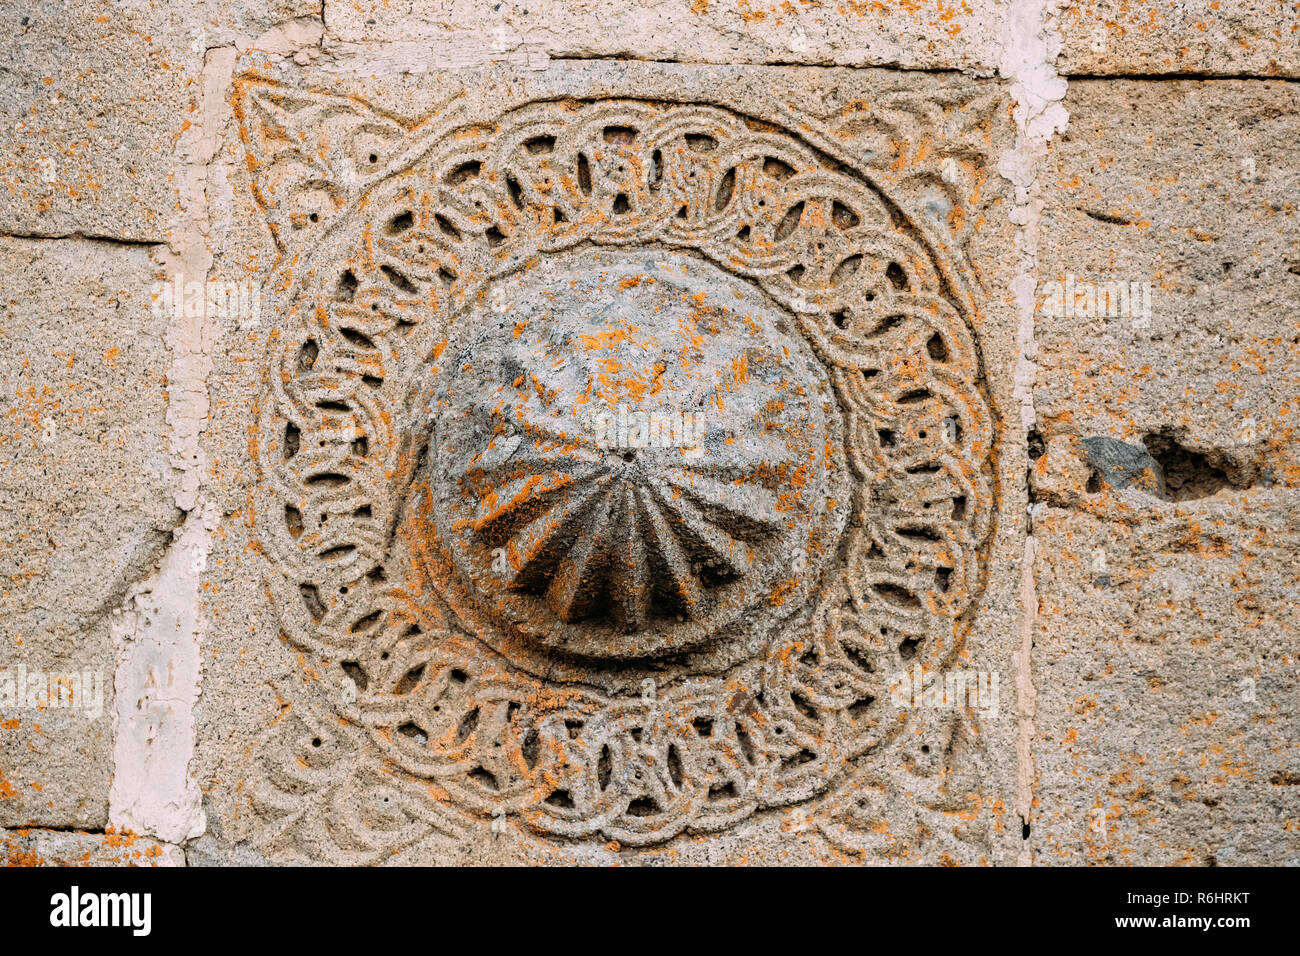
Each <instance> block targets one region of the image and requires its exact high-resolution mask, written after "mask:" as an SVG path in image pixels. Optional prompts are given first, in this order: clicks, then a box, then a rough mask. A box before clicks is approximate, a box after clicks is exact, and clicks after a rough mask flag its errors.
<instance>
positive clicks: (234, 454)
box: [195, 9, 1028, 864]
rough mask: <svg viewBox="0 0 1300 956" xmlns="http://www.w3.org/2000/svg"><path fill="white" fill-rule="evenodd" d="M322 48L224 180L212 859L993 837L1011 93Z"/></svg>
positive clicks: (737, 71)
mask: <svg viewBox="0 0 1300 956" xmlns="http://www.w3.org/2000/svg"><path fill="white" fill-rule="evenodd" d="M328 19H329V10H328V9H327V20H328ZM336 66H337V64H333V65H331V64H326V63H324V62H322V63H321V64H319V65H318V66H317V67H314V68H311V67H309V68H301V67H298V66H294V65H292V64H288V63H285V62H284V61H281V60H278V59H273V58H264V57H259V56H256V55H251V56H248V57H245V58H243V59H242V60H241V62H240V64H239V65H238V67H237V70H236V82H235V92H234V111H233V120H232V122H233V123H234V124H235V126H234V127H232V129H231V130H230V131H229V134H228V135H227V136H226V140H225V141H226V143H227V148H226V151H225V152H223V154H222V156H221V157H219V161H218V164H217V166H216V168H218V169H220V170H221V173H220V174H219V175H218V176H217V177H216V180H215V181H214V182H213V183H212V184H211V190H212V193H211V194H212V195H213V196H215V197H216V200H215V201H216V202H218V203H219V204H223V206H224V205H225V204H228V206H225V207H226V208H229V209H230V210H231V212H230V215H229V216H228V218H227V219H226V221H225V223H224V226H223V230H222V231H221V232H220V233H219V234H218V235H215V236H214V245H215V249H216V263H215V266H214V268H215V270H216V273H217V274H218V275H220V276H221V277H222V278H223V279H228V280H230V281H240V280H244V279H252V280H255V281H257V282H258V283H260V286H261V288H262V289H263V292H264V296H265V302H264V306H263V310H262V313H261V315H262V318H261V320H260V321H259V322H258V323H254V324H251V325H247V324H246V325H232V324H226V325H223V326H222V328H221V329H220V330H219V333H220V335H219V338H218V339H217V347H216V349H215V354H214V369H213V374H212V376H211V378H210V379H209V385H210V394H211V395H212V397H213V400H212V421H211V424H210V426H209V428H208V430H207V432H206V433H205V443H206V454H207V458H208V460H209V461H210V462H211V469H210V474H211V479H212V482H213V487H214V489H215V493H216V494H217V496H218V503H219V504H220V506H221V507H220V510H221V512H222V513H223V514H224V515H225V517H224V519H223V520H222V523H221V525H220V527H219V529H218V533H217V534H216V535H215V536H214V549H213V553H212V555H211V557H210V559H209V560H208V562H207V566H206V569H205V571H204V577H203V583H202V594H203V597H202V600H203V615H204V622H205V624H204V642H203V649H204V658H205V669H204V678H203V691H202V697H201V699H200V703H199V712H198V744H197V751H198V752H197V757H196V765H195V766H196V772H197V773H198V775H199V779H200V781H201V783H202V786H203V789H204V792H205V797H206V800H205V808H206V810H207V816H208V822H209V830H210V836H209V837H207V838H205V839H204V840H203V841H202V845H201V846H196V851H195V852H196V857H195V859H196V861H203V862H214V861H217V862H219V861H221V860H223V859H229V860H235V859H245V860H247V859H258V860H267V861H270V862H294V861H308V860H311V861H318V862H356V863H387V862H421V861H442V862H452V861H463V862H509V861H531V862H614V861H621V862H630V863H646V864H653V863H664V862H682V863H687V862H706V861H715V862H744V861H749V862H817V861H821V862H826V861H843V862H864V861H865V862H871V861H888V860H893V861H920V860H934V861H951V862H995V861H998V860H1002V859H1007V858H1011V857H1013V855H1014V853H1015V852H1016V850H1017V849H1018V847H1019V844H1020V832H1019V831H1020V827H1019V823H1018V821H1017V822H1013V819H1012V818H1013V816H1014V812H1013V811H1012V809H1011V807H1012V802H1013V799H1014V790H1015V765H1014V760H1009V759H1007V756H1006V755H1007V754H1009V753H1011V752H1012V751H1013V749H1014V738H1015V732H1016V731H1015V718H1014V710H1015V705H1014V703H1013V702H1012V697H1013V687H1012V685H1013V684H1014V680H1013V679H1012V676H1011V673H1010V655H1011V652H1012V650H1013V648H1012V647H1011V646H1010V645H1009V642H1008V635H1011V634H1014V633H1016V623H1015V621H1016V619H1017V610H1016V607H1017V606H1016V600H1017V597H1016V596H1017V594H1018V590H1019V588H1020V586H1021V582H1020V580H1019V576H1018V572H1017V570H1016V564H1015V561H1016V560H1017V558H1018V556H1019V554H1020V553H1021V550H1022V548H1023V535H1024V530H1025V529H1024V520H1023V515H1024V507H1025V500H1024V495H1023V491H1021V490H1019V486H1018V484H1017V482H1022V481H1023V478H1022V477H1019V478H1018V477H1017V476H1023V475H1024V474H1025V471H1026V469H1027V467H1028V461H1027V459H1026V458H1025V456H1024V452H1023V450H1022V448H1023V446H1022V445H1021V444H1019V443H1017V442H1015V441H1012V440H1010V439H1009V437H1008V429H1009V428H1012V427H1013V426H1012V425H1010V424H1008V423H1007V422H1006V421H1004V417H1003V416H1004V415H1005V409H1006V408H1008V407H1013V405H1012V397H1011V396H1012V391H1013V387H1014V341H1015V334H1016V329H1017V326H1018V322H1019V317H1018V315H1017V313H1016V311H1015V307H1014V303H1013V302H1012V300H1011V297H1010V294H1009V293H1008V292H1007V291H1006V290H1008V289H1009V288H1010V287H1011V283H1012V279H1013V278H1014V276H1015V270H1016V268H1017V265H1016V262H1017V260H1016V258H1015V257H1014V256H1013V255H1011V254H1010V250H1011V248H1012V243H1013V236H1014V227H1013V226H1012V225H1011V223H1010V219H1009V209H1008V207H1009V205H1010V202H1011V199H1010V195H1009V193H1008V192H1007V188H1008V187H1007V184H1006V182H1005V181H1004V180H1002V179H1001V178H1000V177H999V176H997V175H996V173H995V172H994V169H995V166H996V163H997V160H998V157H999V155H1000V154H1001V153H1002V152H1003V151H1004V150H1007V149H1009V148H1011V146H1012V145H1013V135H1012V130H1011V126H1010V109H1009V105H1010V104H1009V102H1008V100H1007V99H1006V93H1005V90H1004V88H1003V87H1002V86H1001V85H1000V84H997V83H994V82H989V81H980V80H972V79H969V78H963V77H957V76H933V75H925V76H901V75H899V74H897V73H894V72H889V71H847V70H833V69H794V68H777V69H770V68H741V67H718V68H711V69H709V68H701V67H698V66H694V67H685V66H677V65H671V64H667V65H665V64H633V63H552V64H550V65H549V66H547V67H545V68H544V69H527V68H518V67H511V66H495V67H484V68H482V69H477V70H462V71H455V72H437V71H434V72H426V73H422V74H420V75H410V74H407V73H403V72H393V73H392V74H391V75H377V76H369V77H362V76H358V75H355V74H353V73H349V72H342V71H339V70H337V69H334V67H336ZM944 678H948V681H947V685H946V687H947V691H948V692H947V693H946V694H945V692H944V689H945V683H944ZM936 679H937V680H938V685H937V686H938V691H937V692H936V691H935V681H936Z"/></svg>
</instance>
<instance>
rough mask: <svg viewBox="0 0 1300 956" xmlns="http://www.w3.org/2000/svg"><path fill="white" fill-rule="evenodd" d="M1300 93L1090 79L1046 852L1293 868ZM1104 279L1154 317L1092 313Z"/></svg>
mask: <svg viewBox="0 0 1300 956" xmlns="http://www.w3.org/2000/svg"><path fill="white" fill-rule="evenodd" d="M1297 102H1298V101H1297V97H1296V90H1295V89H1294V85H1293V84H1284V83H1273V82H1252V83H1244V82H1236V81H1216V82H1212V83H1195V82H1182V81H1180V82H1173V83H1170V82H1128V81H1111V82H1100V81H1088V82H1078V83H1072V84H1071V87H1070V93H1069V96H1068V97H1067V100H1066V105H1067V107H1068V108H1069V110H1070V113H1071V124H1070V129H1069V131H1067V133H1066V134H1065V135H1064V136H1062V137H1060V139H1059V140H1057V141H1056V142H1054V143H1053V144H1052V147H1051V153H1050V157H1049V169H1050V180H1051V182H1052V185H1053V191H1052V193H1051V194H1050V196H1049V200H1048V206H1047V209H1046V211H1045V214H1044V218H1043V235H1044V241H1043V243H1042V244H1041V245H1040V249H1039V262H1040V266H1041V267H1042V269H1041V275H1042V276H1043V277H1044V278H1045V279H1047V280H1048V281H1055V282H1058V283H1062V284H1064V283H1066V282H1067V281H1070V280H1073V282H1074V288H1075V289H1076V290H1077V289H1083V290H1085V294H1080V295H1079V296H1078V297H1077V299H1076V300H1075V304H1076V305H1077V306H1078V307H1079V308H1078V309H1076V310H1075V314H1063V312H1064V311H1065V310H1063V309H1061V308H1060V307H1059V306H1060V304H1061V303H1060V301H1059V299H1058V300H1057V301H1056V302H1053V301H1052V298H1053V295H1054V290H1044V288H1043V286H1040V289H1039V291H1040V293H1045V294H1044V296H1043V300H1042V301H1041V302H1040V307H1039V311H1038V316H1037V322H1036V325H1035V332H1036V337H1037V342H1038V346H1039V355H1038V362H1039V375H1038V385H1037V387H1036V389H1035V405H1036V408H1037V411H1038V414H1039V416H1040V417H1039V423H1040V424H1039V427H1040V429H1041V430H1042V433H1043V446H1042V448H1041V452H1042V453H1041V455H1040V456H1039V457H1038V458H1037V460H1036V461H1035V464H1034V469H1033V471H1032V473H1031V476H1030V480H1031V486H1032V487H1033V489H1034V491H1035V494H1036V496H1037V498H1038V500H1039V501H1040V502H1042V504H1041V505H1036V506H1035V508H1036V514H1037V518H1036V520H1035V522H1034V537H1035V540H1036V543H1037V561H1036V563H1035V567H1034V576H1035V580H1036V585H1037V600H1038V606H1037V624H1036V637H1035V644H1034V658H1033V670H1034V683H1035V687H1036V691H1037V710H1036V717H1035V729H1036V734H1037V736H1036V739H1035V745H1034V751H1033V754H1034V763H1035V772H1036V775H1035V794H1036V797H1037V807H1036V813H1035V821H1034V824H1033V827H1032V838H1031V846H1032V848H1033V851H1034V853H1035V857H1036V859H1038V860H1039V861H1041V862H1047V863H1058V862H1059V863H1075V862H1084V861H1089V862H1105V863H1131V864H1155V865H1163V864H1175V863H1184V864H1193V865H1208V864H1214V863H1217V864H1220V865H1222V864H1241V863H1252V864H1263V863H1273V864H1281V863H1287V862H1291V863H1294V862H1296V860H1297V855H1296V843H1295V839H1294V831H1295V828H1296V826H1297V822H1296V801H1295V796H1294V790H1293V786H1294V781H1295V780H1296V779H1298V778H1297V776H1296V765H1297V759H1298V757H1300V754H1297V751H1296V744H1295V740H1296V719H1297V717H1296V713H1295V701H1296V680H1295V668H1294V661H1295V658H1296V653H1297V651H1298V650H1300V646H1298V645H1297V636H1296V635H1297V633H1300V631H1298V630H1297V626H1296V621H1295V619H1294V617H1295V615H1294V604H1295V595H1296V593H1297V591H1296V585H1297V577H1296V572H1295V561H1294V557H1293V555H1294V549H1295V547H1296V542H1295V536H1296V531H1297V527H1296V522H1295V507H1296V499H1295V495H1296V491H1295V487H1296V484H1297V479H1298V477H1300V473H1298V472H1297V469H1296V458H1295V454H1296V453H1295V437H1294V425H1293V424H1292V419H1293V418H1294V415H1295V413H1296V408H1295V403H1296V399H1297V396H1298V395H1300V364H1298V362H1300V352H1298V351H1297V348H1296V344H1297V325H1296V318H1295V314H1294V302H1295V297H1296V293H1297V291H1300V279H1298V278H1297V273H1298V272H1300V269H1297V267H1296V255H1297V246H1298V244H1300V221H1297V210H1296V207H1295V204H1294V197H1295V195H1296V192H1297V169H1296V165H1295V163H1294V161H1293V158H1292V156H1291V144H1292V143H1293V142H1294V140H1295V137H1296V134H1297V131H1298V129H1300V111H1298V110H1297ZM1157 130H1158V133H1157V132H1156V131H1157ZM1107 282H1120V283H1124V284H1126V285H1127V284H1129V283H1137V284H1138V285H1142V284H1146V283H1149V284H1150V288H1151V293H1150V296H1151V301H1150V306H1151V307H1150V311H1149V313H1146V312H1145V310H1142V309H1133V310H1131V312H1132V314H1124V312H1123V310H1117V311H1120V314H1110V315H1106V314H1098V312H1097V310H1096V309H1095V307H1094V308H1091V309H1090V308H1089V296H1088V294H1086V292H1087V290H1089V289H1095V288H1097V287H1100V286H1101V284H1103V283H1107ZM1064 291H1066V292H1069V291H1070V290H1069V287H1068V286H1067V288H1066V289H1065V290H1064ZM1134 301H1137V298H1135V299H1134ZM1103 311H1104V310H1103ZM1080 313H1082V314H1080Z"/></svg>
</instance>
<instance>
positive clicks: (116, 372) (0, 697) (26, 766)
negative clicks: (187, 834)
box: [0, 239, 179, 827]
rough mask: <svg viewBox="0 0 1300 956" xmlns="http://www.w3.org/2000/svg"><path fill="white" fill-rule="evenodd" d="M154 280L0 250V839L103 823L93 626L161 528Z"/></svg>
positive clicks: (163, 490)
mask: <svg viewBox="0 0 1300 956" xmlns="http://www.w3.org/2000/svg"><path fill="white" fill-rule="evenodd" d="M155 269H156V265H155V263H154V262H153V260H152V258H151V256H150V250H149V249H148V248H146V247H141V246H133V245H121V244H117V243H110V242H80V241H56V240H41V241H36V240H25V239H3V240H0V277H3V287H4V290H5V292H4V303H3V308H2V309H0V339H3V340H4V341H5V342H6V343H7V345H6V348H5V349H4V351H3V354H2V355H0V391H2V392H3V396H4V397H3V405H2V406H0V407H3V409H4V422H5V428H4V436H3V439H0V486H2V487H3V492H4V496H5V500H6V501H7V502H8V504H7V507H6V510H5V511H4V513H3V516H0V528H3V534H2V537H3V540H4V541H5V542H6V547H5V549H4V552H3V555H0V565H2V566H3V587H2V588H0V599H2V600H3V606H4V609H5V615H4V616H5V635H4V638H3V647H2V649H0V668H3V670H0V776H2V777H3V778H4V779H5V783H4V784H3V785H0V823H3V824H4V825H6V826H15V825H39V826H60V827H68V826H77V827H103V826H104V824H105V823H106V822H107V801H108V788H109V783H110V780H111V778H112V772H113V767H112V714H113V699H114V698H113V679H114V678H113V675H114V671H115V669H116V656H115V653H114V650H113V644H112V640H111V638H110V634H109V622H110V619H111V615H112V612H113V611H114V610H116V609H117V608H118V607H120V606H121V604H122V602H123V600H124V598H125V597H126V594H127V590H128V588H129V587H130V585H131V584H132V583H133V582H135V581H137V580H140V579H142V578H144V577H147V576H148V574H149V573H150V571H151V570H152V568H153V566H154V563H155V562H156V560H157V558H158V556H159V555H160V554H161V553H162V551H163V550H164V549H165V548H166V547H167V545H168V543H169V542H170V540H171V530H172V527H173V525H174V524H175V522H176V521H177V518H178V516H179V512H178V511H177V509H176V507H175V505H174V504H173V500H172V496H173V493H174V486H173V480H172V469H171V464H170V461H169V460H168V446H167V441H168V440H167V426H166V421H165V415H166V408H167V402H166V371H167V368H168V364H169V360H168V352H167V349H166V348H165V347H164V344H163V339H162V336H163V331H164V329H165V327H166V320H165V318H162V317H159V316H157V315H155V314H154V313H153V310H152V308H151V296H152V286H153V283H154V277H155ZM69 695H71V696H69ZM78 695H80V696H78Z"/></svg>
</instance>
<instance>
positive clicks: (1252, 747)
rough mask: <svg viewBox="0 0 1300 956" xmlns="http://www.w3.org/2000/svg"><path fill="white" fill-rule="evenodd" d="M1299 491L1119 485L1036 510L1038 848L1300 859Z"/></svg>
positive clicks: (1160, 856) (1065, 857)
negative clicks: (1165, 490) (1190, 493)
mask: <svg viewBox="0 0 1300 956" xmlns="http://www.w3.org/2000/svg"><path fill="white" fill-rule="evenodd" d="M1296 503H1297V502H1296V493H1295V492H1294V491H1290V490H1286V491H1283V490H1272V491H1258V490H1252V491H1246V492H1234V493H1224V494H1221V495H1219V496H1217V497H1216V498H1214V499H1212V500H1206V501H1203V502H1195V503H1190V504H1187V505H1178V504H1161V503H1159V502H1157V501H1155V500H1154V499H1152V498H1151V497H1150V496H1148V495H1145V494H1143V493H1141V492H1136V491H1127V492H1122V493H1117V494H1107V495H1106V496H1104V497H1103V496H1101V495H1094V496H1091V499H1090V501H1089V504H1088V505H1087V507H1086V508H1084V509H1081V510H1076V511H1068V510H1063V509H1056V508H1052V509H1049V510H1048V511H1046V512H1045V513H1044V514H1043V515H1041V516H1040V518H1039V519H1038V520H1037V521H1035V522H1034V537H1035V539H1036V540H1037V541H1038V555H1039V558H1038V562H1037V564H1036V568H1035V574H1036V579H1037V583H1038V595H1039V607H1038V623H1037V628H1036V634H1035V639H1034V640H1035V645H1034V647H1035V654H1034V682H1035V687H1036V690H1037V699H1038V707H1037V717H1036V731H1037V736H1036V739H1035V743H1034V764H1035V769H1036V778H1035V781H1036V786H1035V794H1036V797H1037V808H1036V811H1035V815H1034V821H1033V825H1032V833H1031V837H1030V843H1031V846H1032V847H1033V851H1034V854H1035V858H1036V860H1037V861H1038V862H1040V863H1047V864H1061V863H1069V864H1078V863H1110V864H1122V865H1153V866H1167V865H1193V866H1207V865H1218V866H1234V865H1242V864H1251V865H1274V866H1278V865H1292V866H1294V865H1296V864H1297V863H1300V847H1298V844H1297V841H1296V837H1295V833H1296V828H1297V826H1300V818H1298V815H1300V803H1298V802H1297V800H1296V786H1297V785H1300V745H1298V744H1297V740H1298V739H1300V736H1298V734H1300V712H1298V711H1300V704H1298V701H1300V696H1298V695H1297V693H1296V667H1295V664H1296V655H1297V651H1300V646H1297V638H1296V635H1297V634H1298V633H1300V621H1297V615H1296V607H1297V604H1296V598H1297V595H1298V594H1300V591H1298V590H1297V586H1298V585H1300V579H1298V578H1297V575H1296V563H1295V558H1294V554H1295V548H1296V546H1297V535H1298V534H1300V522H1297V518H1296V515H1297V510H1296Z"/></svg>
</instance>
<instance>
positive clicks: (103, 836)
mask: <svg viewBox="0 0 1300 956" xmlns="http://www.w3.org/2000/svg"><path fill="white" fill-rule="evenodd" d="M0 859H3V860H4V865H5V866H184V865H185V854H184V853H183V852H181V849H180V848H179V847H177V846H174V845H172V844H168V843H160V842H158V841H157V840H151V839H149V838H148V837H138V836H135V835H134V834H131V833H114V832H113V831H112V828H111V827H110V828H109V831H108V832H107V833H76V832H69V831H64V830H27V829H19V830H6V831H4V832H3V833H0Z"/></svg>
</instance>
